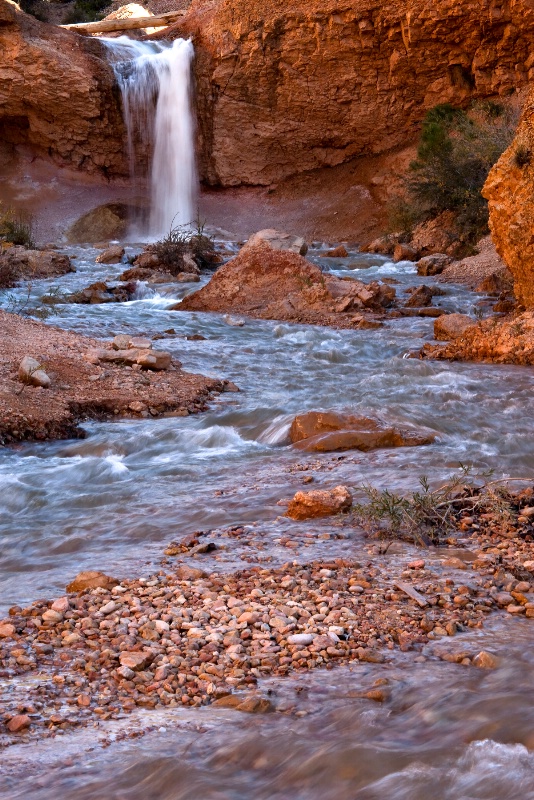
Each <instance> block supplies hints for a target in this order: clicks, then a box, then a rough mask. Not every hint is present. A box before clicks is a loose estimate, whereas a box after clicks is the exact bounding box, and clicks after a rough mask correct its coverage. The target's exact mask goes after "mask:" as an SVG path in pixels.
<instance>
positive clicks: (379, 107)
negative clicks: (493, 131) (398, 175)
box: [164, 0, 534, 186]
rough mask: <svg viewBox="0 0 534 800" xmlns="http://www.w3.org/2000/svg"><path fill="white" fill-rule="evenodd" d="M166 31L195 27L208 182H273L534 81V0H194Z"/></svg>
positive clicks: (371, 148)
mask: <svg viewBox="0 0 534 800" xmlns="http://www.w3.org/2000/svg"><path fill="white" fill-rule="evenodd" d="M164 35H165V36H169V35H171V36H180V35H192V36H193V37H194V41H195V45H196V49H197V64H196V74H197V98H198V111H199V129H200V138H201V150H202V158H201V162H202V172H203V175H204V177H205V179H206V180H207V181H208V182H210V183H212V184H217V183H219V184H222V185H224V186H232V185H239V184H263V185H268V184H270V183H272V182H276V181H278V180H280V179H282V178H284V177H286V176H288V175H292V174H295V173H298V172H304V171H306V170H311V169H315V168H318V167H324V166H332V165H334V164H340V163H343V162H345V161H348V160H349V159H351V158H353V157H354V156H359V155H362V154H369V153H379V152H383V151H385V150H387V149H388V148H391V147H394V146H397V145H399V144H404V143H406V142H409V141H410V140H413V138H414V136H415V135H416V131H417V126H418V124H419V122H420V121H421V119H422V117H423V115H424V113H425V110H426V109H428V108H430V107H432V106H434V105H435V104H436V103H441V102H446V101H448V102H451V103H453V104H462V103H464V102H465V101H467V100H468V99H470V98H475V97H487V96H491V95H499V94H500V95H506V94H508V93H510V92H513V91H514V89H516V88H517V87H520V86H522V85H524V84H525V83H526V81H527V80H528V77H529V71H530V72H531V71H532V70H531V66H532V64H533V63H534V57H531V55H530V54H531V49H532V48H531V45H532V41H533V38H534V0H483V2H481V0H388V1H387V2H385V0H293V2H287V0H207V1H206V0H194V2H193V4H192V7H191V11H190V13H189V14H188V16H187V17H186V18H185V20H184V21H182V22H180V23H178V24H177V25H175V26H173V29H172V30H171V31H167V32H166V33H165V34H164Z"/></svg>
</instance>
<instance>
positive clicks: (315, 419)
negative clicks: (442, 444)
mask: <svg viewBox="0 0 534 800" xmlns="http://www.w3.org/2000/svg"><path fill="white" fill-rule="evenodd" d="M435 438H436V437H435V435H434V434H433V433H431V432H430V431H425V430H418V429H415V428H405V429H403V430H401V429H399V428H395V427H394V426H391V425H386V424H384V423H383V422H380V421H378V420H376V419H370V418H368V417H359V416H356V415H352V414H341V413H339V412H337V411H308V412H307V413H306V414H299V415H298V416H297V417H295V419H294V420H293V422H292V423H291V427H290V429H289V440H290V442H291V443H292V444H293V445H294V446H295V447H297V448H298V449H299V450H305V451H307V452H312V453H327V452H332V451H336V450H364V451H367V450H375V449H378V448H382V447H414V446H417V445H424V444H431V443H432V442H433V441H434V440H435Z"/></svg>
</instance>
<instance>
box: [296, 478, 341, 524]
mask: <svg viewBox="0 0 534 800" xmlns="http://www.w3.org/2000/svg"><path fill="white" fill-rule="evenodd" d="M351 505H352V495H351V493H350V492H349V490H348V489H347V487H346V486H336V487H335V488H334V489H330V490H323V489H312V490H311V491H310V492H297V493H296V494H295V496H294V498H293V499H292V500H291V501H290V503H289V505H288V507H287V512H286V516H288V517H290V518H291V519H295V520H304V519H314V518H316V517H327V516H330V515H331V514H339V513H340V512H342V511H349V509H350V507H351Z"/></svg>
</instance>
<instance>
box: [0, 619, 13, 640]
mask: <svg viewBox="0 0 534 800" xmlns="http://www.w3.org/2000/svg"><path fill="white" fill-rule="evenodd" d="M14 635H15V626H14V625H11V623H10V622H5V623H2V624H0V639H10V638H11V637H12V636H14Z"/></svg>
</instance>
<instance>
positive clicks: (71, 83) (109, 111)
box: [0, 0, 128, 176]
mask: <svg viewBox="0 0 534 800" xmlns="http://www.w3.org/2000/svg"><path fill="white" fill-rule="evenodd" d="M102 56H103V49H102V45H101V44H100V43H99V42H98V41H96V40H94V39H88V38H85V37H83V36H79V35H77V34H74V33H70V32H69V31H66V30H63V29H61V28H58V27H55V26H53V25H47V24H45V23H42V22H39V21H38V20H36V19H35V18H34V17H31V16H29V15H27V14H23V13H22V12H21V11H20V9H19V7H18V6H17V5H15V4H14V3H12V2H10V0H0V163H2V162H3V163H4V164H7V163H9V162H10V161H12V160H13V158H14V157H15V155H16V152H17V151H19V152H20V149H21V148H22V151H23V152H24V153H25V154H26V155H27V157H28V158H33V157H35V156H44V157H46V158H47V159H51V160H53V161H55V162H56V163H57V164H59V165H61V166H64V167H69V168H74V169H77V170H84V171H86V172H92V173H99V174H101V175H104V176H109V175H113V176H117V175H127V173H128V167H127V163H126V159H125V152H124V150H125V148H124V142H125V132H124V126H123V123H122V116H121V113H122V112H121V105H120V95H119V94H118V92H117V90H116V89H115V87H114V80H113V72H112V70H111V68H110V67H109V65H108V64H107V62H106V60H105V58H103V57H102Z"/></svg>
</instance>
